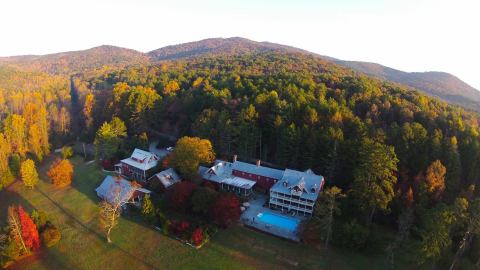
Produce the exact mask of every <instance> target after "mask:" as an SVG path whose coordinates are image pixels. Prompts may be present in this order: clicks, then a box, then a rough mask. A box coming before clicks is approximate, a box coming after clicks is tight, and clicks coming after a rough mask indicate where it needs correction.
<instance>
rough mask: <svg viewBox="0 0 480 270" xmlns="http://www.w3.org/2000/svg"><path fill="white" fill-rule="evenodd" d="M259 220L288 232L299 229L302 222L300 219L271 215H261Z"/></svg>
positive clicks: (258, 216)
mask: <svg viewBox="0 0 480 270" xmlns="http://www.w3.org/2000/svg"><path fill="white" fill-rule="evenodd" d="M257 218H258V219H259V220H260V221H262V222H264V223H268V224H270V225H272V226H275V227H279V228H282V229H285V230H288V231H292V232H293V231H295V230H296V229H297V226H298V223H299V222H300V221H299V220H298V219H295V218H290V217H285V216H280V215H275V214H270V213H260V214H258V215H257Z"/></svg>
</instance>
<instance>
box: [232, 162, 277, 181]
mask: <svg viewBox="0 0 480 270" xmlns="http://www.w3.org/2000/svg"><path fill="white" fill-rule="evenodd" d="M232 169H233V170H237V171H242V172H246V173H251V174H255V175H260V176H265V177H270V178H273V179H281V178H282V176H283V170H278V169H273V168H269V167H264V166H257V165H256V164H250V163H246V162H241V161H235V162H234V163H233V168H232Z"/></svg>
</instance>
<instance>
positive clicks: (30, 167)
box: [20, 159, 39, 188]
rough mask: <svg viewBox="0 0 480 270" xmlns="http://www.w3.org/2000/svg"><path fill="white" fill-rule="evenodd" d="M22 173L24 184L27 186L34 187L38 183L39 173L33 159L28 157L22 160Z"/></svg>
mask: <svg viewBox="0 0 480 270" xmlns="http://www.w3.org/2000/svg"><path fill="white" fill-rule="evenodd" d="M20 174H21V176H22V181H23V184H24V185H25V186H26V187H29V188H33V187H34V186H35V185H36V184H37V183H38V180H39V179H38V173H37V169H36V168H35V162H33V160H31V159H27V160H25V161H23V162H22V164H21V166H20Z"/></svg>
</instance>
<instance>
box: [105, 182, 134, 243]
mask: <svg viewBox="0 0 480 270" xmlns="http://www.w3.org/2000/svg"><path fill="white" fill-rule="evenodd" d="M134 191H135V189H134V188H128V189H127V188H126V187H125V190H122V187H121V183H119V182H116V183H115V184H114V185H112V186H111V187H110V190H109V191H108V194H107V196H106V197H107V199H105V200H103V201H102V202H101V203H100V224H101V226H102V228H103V229H104V230H105V233H106V237H107V242H108V243H111V242H112V240H111V239H110V233H111V231H112V229H113V228H115V226H117V224H118V220H119V218H120V214H121V213H122V207H123V206H124V205H125V204H127V203H129V201H130V199H131V197H132V195H133V192H134Z"/></svg>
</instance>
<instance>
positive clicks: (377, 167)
mask: <svg viewBox="0 0 480 270" xmlns="http://www.w3.org/2000/svg"><path fill="white" fill-rule="evenodd" d="M397 162H398V159H397V157H396V155H395V152H394V151H393V147H391V146H387V145H383V144H381V143H377V142H375V141H373V140H371V139H364V140H363V141H362V146H361V148H360V153H359V160H358V166H357V168H356V169H355V172H354V175H355V179H354V182H353V186H352V192H353V194H354V197H355V198H356V199H357V202H358V204H359V206H360V207H361V208H362V209H363V210H365V211H369V218H368V221H369V222H372V219H373V216H374V214H375V211H376V210H377V209H378V210H382V211H387V210H388V205H389V203H390V201H391V200H392V199H393V197H394V189H393V188H394V185H395V183H396V182H397V177H396V175H395V172H396V170H397Z"/></svg>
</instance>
